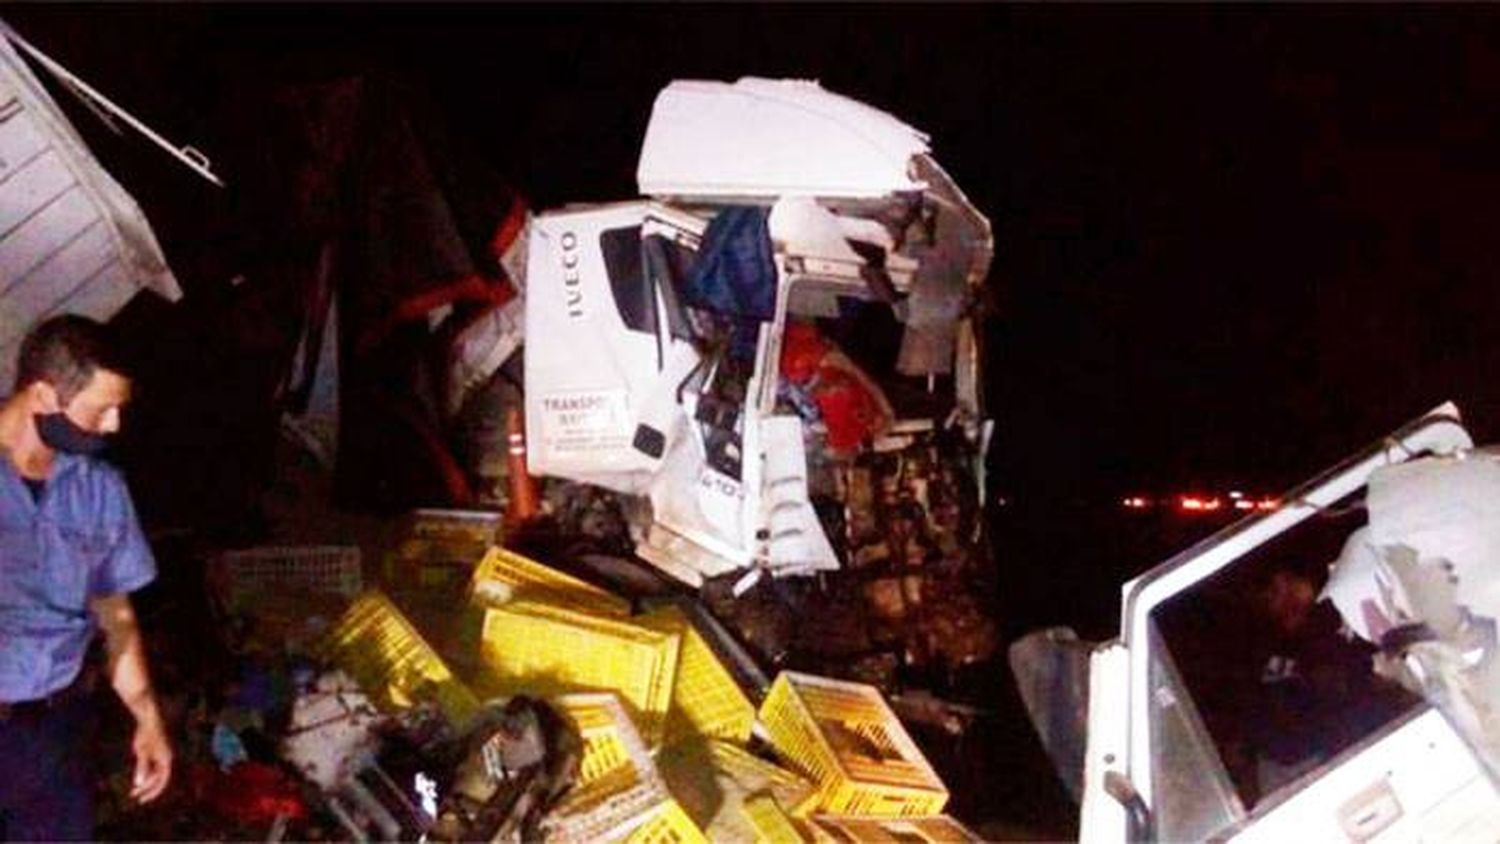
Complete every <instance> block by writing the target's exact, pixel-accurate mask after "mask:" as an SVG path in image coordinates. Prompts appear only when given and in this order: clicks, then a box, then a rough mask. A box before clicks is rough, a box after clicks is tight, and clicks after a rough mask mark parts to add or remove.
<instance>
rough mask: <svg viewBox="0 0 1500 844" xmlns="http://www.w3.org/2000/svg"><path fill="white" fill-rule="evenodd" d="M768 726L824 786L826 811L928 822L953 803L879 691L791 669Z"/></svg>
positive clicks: (769, 699)
mask: <svg viewBox="0 0 1500 844" xmlns="http://www.w3.org/2000/svg"><path fill="white" fill-rule="evenodd" d="M760 720H761V722H762V723H763V724H764V725H765V727H766V730H767V732H768V733H769V734H770V738H771V744H772V745H773V746H774V747H775V749H776V752H777V754H778V755H779V756H781V757H782V758H784V759H785V760H786V761H787V763H788V764H790V765H791V766H792V767H793V768H795V769H796V770H797V771H799V772H800V773H802V774H803V775H804V776H807V777H808V778H810V779H812V780H813V781H814V782H815V783H816V784H817V788H818V800H817V808H818V810H819V811H822V812H827V813H833V814H849V815H862V816H871V817H908V816H925V815H937V814H939V813H941V812H942V810H943V806H944V805H946V804H947V802H948V789H947V787H946V786H944V785H943V782H942V780H941V779H939V778H938V776H937V773H936V772H935V771H934V770H933V769H932V766H931V765H930V764H928V762H927V759H926V758H925V757H924V756H923V755H922V752H921V751H920V750H919V749H918V748H917V745H916V743H915V742H914V741H912V739H911V736H909V735H908V734H907V732H906V729H905V728H904V727H902V726H901V722H900V720H899V719H897V718H896V715H895V713H893V712H892V711H891V709H890V707H889V706H888V705H886V702H885V699H884V698H882V697H881V695H880V692H879V691H878V690H877V689H875V688H874V687H873V686H868V685H865V684H863V683H850V682H846V681H843V680H832V679H829V678H826V677H816V676H813V675H810V674H799V673H795V672H791V671H783V672H782V673H781V674H780V675H779V676H777V678H776V682H775V683H773V684H772V685H771V692H770V694H769V695H767V696H766V700H765V702H764V703H763V704H762V705H761V708H760Z"/></svg>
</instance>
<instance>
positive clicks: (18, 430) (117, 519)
mask: <svg viewBox="0 0 1500 844" xmlns="http://www.w3.org/2000/svg"><path fill="white" fill-rule="evenodd" d="M129 400H130V380H129V379H128V378H126V377H125V376H124V375H123V374H121V367H119V366H118V365H117V362H116V360H115V358H114V357H113V350H112V349H111V348H110V344H109V342H108V335H107V334H106V332H105V330H104V327H103V326H101V325H99V324H98V323H96V322H93V321H92V320H88V319H85V318H83V317H78V316H71V315H70V316H62V317H54V318H52V319H49V320H47V321H45V322H43V323H41V324H40V325H38V326H36V327H35V328H34V329H32V331H31V333H30V334H28V335H27V337H26V339H25V340H24V341H22V344H21V348H20V353H19V356H18V359H17V363H16V389H15V392H14V393H13V394H12V395H11V396H10V397H9V398H8V399H6V400H5V401H4V403H3V404H0V839H8V840H78V839H88V838H91V837H92V834H93V805H92V799H91V794H92V790H93V782H92V774H91V772H90V770H89V767H90V766H89V764H88V762H89V754H90V753H91V748H90V747H89V746H88V743H87V742H88V738H87V734H88V730H87V727H88V726H89V725H90V724H91V722H92V718H91V714H92V713H91V711H90V710H91V707H90V705H89V695H88V694H87V685H88V683H87V682H86V680H85V679H84V678H83V677H82V675H83V673H84V672H83V664H84V656H85V654H86V652H87V650H88V646H89V642H90V640H91V639H92V638H93V636H94V633H95V631H96V630H98V629H102V630H103V631H104V636H105V642H106V645H107V647H106V650H107V653H108V660H107V673H108V677H109V680H110V684H111V685H112V686H113V687H114V690H115V693H116V694H118V695H119V697H120V700H121V701H123V702H124V704H125V706H126V708H127V709H128V710H129V711H130V713H131V715H132V716H133V717H134V718H135V722H136V726H135V735H134V738H133V740H132V743H131V748H132V750H133V752H134V754H135V776H134V779H133V782H132V792H131V793H132V796H134V797H135V798H136V799H137V800H140V801H143V802H144V801H148V800H153V799H155V798H156V797H157V796H159V795H160V794H161V793H162V791H163V790H164V789H165V788H166V786H167V780H168V778H169V777H170V776H171V769H172V750H171V745H170V743H169V741H168V739H167V730H166V727H165V725H164V724H163V723H162V716H161V712H160V711H159V710H158V708H157V705H156V699H155V696H154V695H153V693H152V691H151V682H150V676H149V674H148V673H147V670H146V656H145V648H144V645H143V643H142V641H141V634H140V630H139V629H138V627H137V625H136V619H135V612H134V610H133V609H132V607H131V604H130V598H129V593H130V592H132V591H134V590H136V589H139V588H141V587H142V586H145V585H146V584H147V583H150V582H151V580H152V579H153V578H154V577H155V576H156V562H155V560H154V559H153V558H152V555H151V550H150V548H149V547H148V546H147V544H146V540H145V537H144V536H143V535H142V533H141V528H140V524H139V523H138V522H137V520H136V515H135V508H134V506H133V505H132V503H131V500H130V493H129V491H128V490H127V489H126V487H125V481H124V479H123V478H122V477H121V476H120V473H119V472H118V471H116V470H115V469H114V468H113V467H111V466H109V465H108V464H106V463H104V462H103V461H101V460H100V459H99V458H98V457H97V456H96V455H97V453H98V451H99V450H100V448H102V447H103V445H104V444H105V442H106V441H105V439H104V438H105V436H106V435H108V434H112V433H114V432H115V431H117V430H119V427H120V413H121V410H122V408H123V407H124V406H125V404H126V403H127V402H128V401H129Z"/></svg>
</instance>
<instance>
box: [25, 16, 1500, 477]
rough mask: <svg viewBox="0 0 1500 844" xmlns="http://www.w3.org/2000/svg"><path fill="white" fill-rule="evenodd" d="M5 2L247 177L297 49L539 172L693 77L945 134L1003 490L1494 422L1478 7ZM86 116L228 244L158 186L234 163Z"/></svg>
mask: <svg viewBox="0 0 1500 844" xmlns="http://www.w3.org/2000/svg"><path fill="white" fill-rule="evenodd" d="M7 18H8V19H9V20H10V21H11V22H12V23H13V24H14V25H16V26H17V27H18V28H19V29H20V30H21V31H22V32H23V33H24V34H27V35H29V36H30V37H31V38H32V39H33V40H34V41H36V42H37V43H38V44H39V45H41V46H43V47H44V48H45V49H48V50H49V51H51V52H52V53H53V54H54V55H55V56H56V57H57V58H59V59H61V60H62V61H64V63H66V64H67V65H69V66H70V67H72V68H73V69H74V70H75V71H77V72H79V73H80V74H82V75H83V76H84V77H85V78H86V79H90V80H92V81H93V82H94V84H96V85H98V86H100V87H101V88H103V89H104V90H105V92H106V93H110V94H112V95H113V96H115V97H116V98H117V99H118V100H119V101H121V102H122V103H123V104H125V105H127V106H129V107H130V108H132V109H133V110H135V111H136V113H137V114H139V115H140V116H142V117H144V118H145V119H146V120H147V121H148V122H150V123H152V124H153V125H155V126H156V127H157V128H158V129H159V130H161V131H163V132H164V133H165V134H167V135H168V136H169V137H172V138H173V139H175V140H178V141H179V142H184V143H185V142H192V143H194V144H195V145H197V146H199V147H200V148H202V149H204V150H205V151H206V152H208V153H209V154H210V155H211V156H213V157H214V158H215V159H216V161H217V162H218V163H217V167H218V170H219V172H221V173H222V174H223V175H224V176H225V177H226V178H227V180H228V181H229V182H230V183H231V185H233V183H234V179H235V168H234V166H233V164H234V162H235V160H236V158H237V157H240V156H244V155H247V154H249V153H250V151H251V150H253V149H254V145H255V144H256V143H257V140H258V139H257V137H255V130H254V128H247V127H255V125H256V124H255V121H254V110H255V108H256V106H257V104H256V102H255V100H254V98H253V96H248V97H247V96H245V94H246V93H254V92H256V91H259V90H263V87H264V86H269V85H271V84H274V81H275V80H277V79H294V78H314V77H319V76H324V77H332V76H337V75H339V74H346V73H351V72H359V71H368V70H380V71H383V72H388V73H391V74H394V75H396V76H399V77H400V78H403V79H405V80H408V81H409V82H410V83H411V84H413V85H415V86H417V87H418V88H419V89H421V90H423V91H424V92H426V93H427V94H428V95H430V98H431V103H432V105H434V106H435V107H436V108H437V109H439V110H440V111H441V113H442V114H443V115H444V117H445V118H446V119H447V120H448V121H449V123H450V126H451V131H452V132H453V134H454V135H455V136H457V137H459V138H461V139H462V140H463V142H465V143H468V144H470V145H472V146H473V148H474V149H475V150H477V151H478V152H480V153H481V154H482V155H484V156H485V157H486V158H488V159H489V160H490V161H491V162H492V163H493V164H494V165H495V166H496V167H497V169H499V170H500V171H501V172H502V173H503V174H504V175H505V176H507V177H508V178H509V179H510V180H511V181H512V182H513V183H514V184H515V185H517V186H518V187H519V188H520V189H521V190H523V191H524V192H525V194H526V195H527V196H528V197H529V198H530V199H531V201H532V203H533V205H534V206H535V207H538V208H546V207H552V206H555V205H558V204H561V203H563V202H571V201H599V200H609V199H618V198H624V197H628V196H631V195H633V194H634V192H635V188H634V166H635V158H636V155H637V153H638V149H639V139H640V137H641V135H642V132H643V130H644V126H645V122H646V119H647V116H648V114H649V111H650V105H651V101H652V98H653V97H654V95H655V93H656V91H657V90H659V89H660V87H661V86H662V85H664V84H665V83H666V82H667V81H668V80H670V79H673V78H683V77H700V78H718V79H732V78H735V77H737V76H740V75H749V74H754V75H764V76H773V77H775V76H793V77H803V78H815V79H819V80H821V81H822V83H823V84H824V86H825V87H827V88H829V89H830V90H833V91H836V92H839V93H843V94H847V95H849V96H852V97H854V98H857V99H860V100H864V101H866V102H869V103H871V104H873V105H876V106H878V107H881V108H883V109H885V110H888V111H890V112H891V113H893V114H895V115H898V116H899V117H901V118H902V119H904V120H905V121H907V122H909V123H910V124H912V125H914V126H916V127H918V128H920V129H922V130H924V131H926V132H928V133H930V134H931V136H932V138H933V145H934V148H935V154H936V156H937V157H938V159H939V160H940V161H942V162H943V163H944V165H945V166H946V167H947V169H948V170H949V171H950V172H951V173H952V174H953V175H954V177H955V178H956V179H957V181H958V182H959V183H960V184H961V185H962V186H963V187H964V188H965V190H966V191H967V192H968V193H969V194H970V196H971V198H972V199H973V200H974V201H975V203H976V204H977V205H978V206H979V207H980V208H981V209H983V210H984V211H985V212H986V213H987V214H988V215H989V216H990V217H991V219H992V221H993V223H994V225H995V232H996V241H997V243H996V259H995V262H994V268H993V272H992V278H991V285H992V288H993V290H994V293H995V304H996V305H997V307H996V308H995V309H994V312H993V314H992V316H991V318H990V320H989V323H988V327H989V339H990V360H989V376H988V386H989V389H990V398H991V404H992V407H993V409H994V412H995V415H996V417H997V419H998V420H999V432H998V433H999V436H998V438H997V440H996V453H995V459H996V462H997V469H998V472H997V474H998V478H999V483H1000V484H1001V486H1002V487H1003V488H1004V489H1005V490H1006V492H1007V494H1008V495H1009V497H1010V498H1011V499H1013V500H1016V501H1021V500H1024V499H1027V498H1031V499H1040V500H1046V501H1049V502H1051V501H1055V500H1059V499H1068V498H1072V497H1079V498H1091V497H1093V496H1096V495H1099V494H1103V493H1108V494H1109V495H1113V494H1114V493H1115V492H1116V491H1119V490H1124V489H1134V488H1153V487H1157V486H1168V487H1173V488H1175V487H1178V486H1183V485H1191V484H1192V483H1195V482H1198V483H1210V484H1216V483H1237V484H1243V485H1250V486H1257V485H1260V486H1264V485H1268V484H1269V485H1270V486H1272V487H1275V486H1277V485H1281V484H1285V483H1289V482H1291V481H1294V480H1296V479H1297V478H1300V477H1301V476H1303V475H1305V474H1308V473H1310V472H1311V471H1312V470H1314V469H1315V468H1317V467H1319V466H1321V465H1322V464H1324V463H1327V462H1329V461H1331V460H1333V459H1336V458H1337V457H1339V456H1341V455H1342V454H1343V453H1345V452H1347V451H1349V450H1352V449H1353V448H1355V447H1356V446H1358V445H1360V444H1362V443H1364V442H1366V441H1368V440H1371V439H1373V438H1375V437H1377V436H1379V435H1380V434H1382V433H1384V432H1386V431H1388V430H1390V429H1391V428H1394V427H1395V426H1396V425H1398V424H1399V423H1401V422H1403V421H1405V420H1406V419H1408V418H1410V417H1413V416H1415V415H1417V414H1419V413H1420V412H1422V411H1423V410H1426V409H1427V408H1429V407H1431V406H1433V405H1435V404H1437V403H1438V402H1439V401H1441V400H1443V399H1446V398H1453V399H1456V400H1458V401H1459V402H1460V403H1461V405H1462V406H1463V408H1464V409H1465V410H1466V412H1467V414H1468V416H1469V418H1470V421H1471V424H1472V425H1473V427H1474V428H1475V429H1476V430H1477V431H1478V432H1479V433H1480V434H1481V435H1483V434H1486V433H1487V432H1488V431H1490V430H1492V427H1491V426H1492V425H1493V424H1494V420H1495V419H1497V418H1500V389H1497V387H1496V386H1495V379H1494V378H1493V377H1491V373H1492V372H1494V371H1495V370H1496V369H1497V364H1500V344H1496V343H1494V342H1490V334H1491V332H1492V326H1493V325H1494V324H1495V321H1496V317H1497V316H1500V296H1497V295H1496V294H1495V292H1494V291H1495V287H1494V283H1493V280H1492V273H1493V269H1492V267H1493V265H1494V262H1495V258H1496V252H1497V246H1496V238H1495V237H1494V236H1493V234H1492V230H1493V229H1494V225H1495V222H1496V219H1497V216H1500V215H1497V207H1496V203H1495V201H1494V200H1493V198H1492V197H1494V195H1495V193H1496V188H1497V187H1500V168H1497V167H1496V165H1495V164H1494V159H1495V155H1494V152H1493V150H1494V149H1495V146H1496V144H1495V141H1496V140H1497V132H1496V128H1497V127H1496V119H1497V118H1496V116H1495V115H1496V113H1497V112H1496V109H1495V105H1496V104H1497V100H1500V52H1497V48H1496V46H1495V44H1496V41H1495V38H1494V36H1495V35H1497V34H1500V30H1497V26H1496V23H1497V20H1496V13H1495V12H1494V11H1493V10H1490V9H1485V8H1466V7H1452V6H1442V7H1428V6H1422V7H1402V6H1392V5H1381V6H1379V7H1378V8H1376V7H1344V6H1341V7H1319V6H1294V7H1276V8H1248V7H1220V6H1211V7H1197V6H1133V5H1106V6H1077V5H1068V6H991V5H957V6H941V5H937V6H934V5H927V4H924V5H920V6H907V5H845V4H839V5H826V6H825V5H812V4H790V5H770V6H755V7H748V6H730V5H719V4H714V5H707V6H703V5H696V6H694V5H688V6H684V5H676V4H660V5H646V6H633V5H632V6H617V5H606V6H593V5H570V4H561V5H547V6H522V5H508V4H495V5H489V4H469V5H422V6H420V7H418V6H405V5H382V4H375V5H324V6H305V5H297V4H286V5H277V4H270V5H255V6H237V5H218V4H194V5H152V6H137V5H130V6H118V5H104V6H88V5H72V4H70V5H30V4H22V5H19V6H14V7H12V8H11V9H10V10H9V11H8V12H7ZM257 86H262V87H257ZM230 114H232V115H234V119H233V120H231V119H230V118H229V117H228V116H227V115H230ZM80 122H82V121H80ZM231 126H232V127H233V133H232V134H229V129H228V127H231ZM260 131H262V132H265V133H270V132H274V131H275V127H272V126H262V127H260ZM102 137H104V138H106V139H107V142H106V143H105V144H104V145H105V146H106V147H108V146H113V147H119V148H122V149H105V150H102V151H101V153H100V154H101V156H102V157H105V158H106V161H109V159H110V158H111V156H113V157H115V158H119V159H122V160H124V161H125V162H126V163H127V164H129V165H132V169H131V171H129V172H126V173H125V174H123V175H124V177H125V178H124V180H125V181H126V184H127V187H128V188H130V189H132V190H133V191H136V192H137V195H138V196H139V197H140V198H141V199H142V202H143V204H145V205H146V206H147V210H148V212H151V211H153V210H155V206H160V208H161V211H160V213H156V214H154V215H153V219H156V220H157V226H158V228H159V229H161V230H162V231H161V232H160V233H161V236H162V239H163V240H164V241H166V245H167V247H168V249H169V252H176V253H183V252H187V251H202V250H204V249H206V248H209V246H206V245H205V244H203V243H202V242H201V241H200V242H195V243H185V242H183V238H182V237H181V236H180V235H178V234H177V233H175V232H174V230H173V229H174V227H173V225H172V223H173V219H172V215H173V214H174V213H180V212H181V211H182V209H183V208H184V207H188V208H191V207H193V206H194V204H195V203H198V204H202V203H209V202H220V201H222V198H212V197H211V196H210V198H204V196H203V195H205V194H208V195H211V194H212V193H214V192H213V191H212V190H210V189H208V188H206V187H204V186H201V185H200V184H199V183H198V182H197V181H196V179H195V178H194V177H192V176H191V175H189V174H187V173H186V171H181V170H178V169H177V168H176V166H175V165H174V164H171V163H170V162H169V161H168V160H167V159H165V158H164V157H161V155H160V154H159V153H157V152H156V151H155V150H154V149H151V148H150V147H148V146H146V145H145V144H144V142H141V141H138V140H136V139H134V138H131V139H125V140H120V139H115V138H112V136H108V135H103V136H102ZM184 216H186V215H184ZM174 257H175V256H174ZM200 263H201V262H200ZM222 282H223V279H221V278H208V277H204V278H186V279H184V285H185V286H186V287H187V288H188V289H189V290H190V291H191V290H194V289H197V288H202V287H204V286H206V285H215V284H222Z"/></svg>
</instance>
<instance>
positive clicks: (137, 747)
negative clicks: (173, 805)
mask: <svg viewBox="0 0 1500 844" xmlns="http://www.w3.org/2000/svg"><path fill="white" fill-rule="evenodd" d="M130 749H131V751H132V752H134V753H135V776H134V777H133V778H132V779H131V781H130V786H131V787H130V797H131V799H133V800H138V801H140V802H142V803H150V802H151V801H152V800H155V799H156V798H158V797H160V796H161V793H162V792H163V791H165V790H166V788H167V781H168V780H170V779H171V778H172V743H171V742H169V741H168V740H167V732H166V730H164V729H162V726H161V722H160V721H156V722H154V723H138V724H136V727H135V738H134V739H132V740H131V742H130Z"/></svg>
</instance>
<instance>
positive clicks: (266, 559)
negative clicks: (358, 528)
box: [218, 545, 364, 607]
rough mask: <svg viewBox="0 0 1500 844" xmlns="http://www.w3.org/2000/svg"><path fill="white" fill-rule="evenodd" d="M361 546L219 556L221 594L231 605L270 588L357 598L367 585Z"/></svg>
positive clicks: (279, 548)
mask: <svg viewBox="0 0 1500 844" xmlns="http://www.w3.org/2000/svg"><path fill="white" fill-rule="evenodd" d="M360 560H361V558H360V551H359V547H358V546H355V545H289V546H265V547H261V548H247V549H244V550H239V551H225V552H223V553H221V554H220V555H219V556H218V569H219V576H220V577H221V578H222V580H221V587H220V588H221V590H222V591H221V597H222V598H223V599H224V600H225V601H226V602H227V603H228V605H229V606H231V607H238V606H241V605H242V604H243V603H244V602H245V601H246V600H247V599H248V598H250V597H251V596H253V595H257V594H264V593H267V592H277V591H280V592H288V591H296V592H323V593H331V594H336V595H341V596H343V597H345V598H350V599H352V598H354V597H355V596H356V595H358V594H359V593H360V592H361V591H362V590H363V589H364V572H363V570H362V567H361V561H360Z"/></svg>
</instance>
